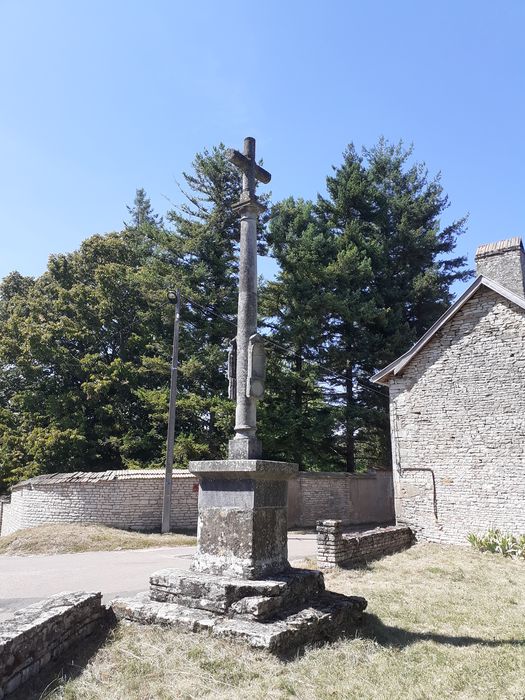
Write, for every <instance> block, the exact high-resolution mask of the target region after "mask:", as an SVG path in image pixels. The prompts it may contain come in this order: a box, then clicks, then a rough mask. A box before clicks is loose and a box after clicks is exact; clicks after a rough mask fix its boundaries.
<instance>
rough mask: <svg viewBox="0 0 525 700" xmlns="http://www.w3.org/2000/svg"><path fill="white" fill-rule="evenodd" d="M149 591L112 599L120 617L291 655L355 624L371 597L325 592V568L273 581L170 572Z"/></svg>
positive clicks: (294, 571) (160, 576)
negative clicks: (210, 635) (323, 571)
mask: <svg viewBox="0 0 525 700" xmlns="http://www.w3.org/2000/svg"><path fill="white" fill-rule="evenodd" d="M150 584H151V589H150V593H149V594H148V593H140V594H139V595H138V596H135V597H134V598H127V599H126V598H117V599H116V600H114V601H113V602H112V608H113V611H114V613H115V615H116V617H117V618H118V619H120V620H130V621H134V622H139V623H142V624H150V623H156V624H161V625H166V626H169V627H177V628H180V629H184V630H187V631H191V632H202V631H204V632H208V633H209V634H212V635H213V636H216V637H227V638H233V639H239V640H242V641H244V642H246V643H248V644H249V645H250V646H251V647H254V648H258V649H266V650H268V651H270V652H272V653H275V654H279V655H287V654H289V653H290V652H291V651H292V650H294V649H297V648H298V647H302V646H305V645H307V644H312V643H315V642H322V641H326V640H331V639H335V638H337V637H338V636H341V635H342V634H344V633H347V632H349V631H351V630H353V629H355V627H356V625H357V624H358V623H359V621H360V620H361V617H362V613H363V610H364V609H365V608H366V605H367V603H366V600H365V599H364V598H360V597H357V596H350V597H349V596H343V595H339V594H337V593H330V592H328V591H325V590H324V580H323V575H322V573H321V572H320V571H310V570H306V569H291V570H290V571H289V572H287V573H285V574H281V575H279V576H276V577H275V578H272V579H261V580H253V579H235V578H229V577H222V576H214V575H211V574H202V573H198V572H188V571H180V570H177V569H164V570H163V571H159V572H157V573H155V574H153V575H152V576H151V579H150Z"/></svg>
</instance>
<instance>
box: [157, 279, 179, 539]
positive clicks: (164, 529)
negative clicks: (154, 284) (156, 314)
mask: <svg viewBox="0 0 525 700" xmlns="http://www.w3.org/2000/svg"><path fill="white" fill-rule="evenodd" d="M168 300H169V302H170V303H171V304H175V319H174V322H173V349H172V353H171V377H170V403H169V412H168V437H167V440H166V470H165V474H164V498H163V501H162V525H161V533H162V534H163V535H165V534H166V533H168V532H169V531H170V515H171V487H172V477H173V445H174V441H175V410H176V401H177V367H178V362H179V328H180V291H179V290H178V289H177V290H176V291H171V290H170V291H169V292H168Z"/></svg>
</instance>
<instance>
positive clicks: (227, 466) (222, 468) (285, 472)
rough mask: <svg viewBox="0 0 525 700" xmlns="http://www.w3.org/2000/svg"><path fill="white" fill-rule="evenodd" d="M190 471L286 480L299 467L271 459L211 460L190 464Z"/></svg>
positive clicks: (205, 474)
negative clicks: (240, 473) (240, 474)
mask: <svg viewBox="0 0 525 700" xmlns="http://www.w3.org/2000/svg"><path fill="white" fill-rule="evenodd" d="M188 468H189V471H190V472H191V473H192V474H195V475H196V476H200V477H201V478H202V477H213V478H215V479H217V478H219V477H221V476H222V477H224V478H230V479H240V478H242V477H241V476H239V472H242V473H244V476H245V477H246V478H250V479H270V480H273V481H276V480H286V479H289V478H290V477H291V476H293V475H294V474H295V473H296V472H297V470H298V468H299V467H298V465H297V464H292V463H290V462H275V461H273V460H269V459H210V460H202V461H199V462H190V463H189V467H188Z"/></svg>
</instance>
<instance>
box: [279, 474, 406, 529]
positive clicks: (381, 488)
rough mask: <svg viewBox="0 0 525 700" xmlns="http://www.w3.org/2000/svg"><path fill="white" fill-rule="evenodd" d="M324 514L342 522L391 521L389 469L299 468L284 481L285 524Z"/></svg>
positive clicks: (307, 523)
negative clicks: (323, 469)
mask: <svg viewBox="0 0 525 700" xmlns="http://www.w3.org/2000/svg"><path fill="white" fill-rule="evenodd" d="M327 517H329V518H332V519H337V520H341V521H342V523H343V525H365V524H368V523H391V522H394V517H395V516H394V490H393V484H392V472H385V471H377V472H367V473H366V474H347V473H344V472H299V474H298V475H297V478H295V479H292V480H290V482H289V484H288V525H289V527H315V526H316V523H317V521H318V520H322V519H325V518H327Z"/></svg>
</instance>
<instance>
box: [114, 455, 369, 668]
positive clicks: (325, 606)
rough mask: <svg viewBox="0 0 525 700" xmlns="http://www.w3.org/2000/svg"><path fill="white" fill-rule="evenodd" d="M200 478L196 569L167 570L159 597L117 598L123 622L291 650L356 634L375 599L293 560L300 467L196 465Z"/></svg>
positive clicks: (249, 462)
mask: <svg viewBox="0 0 525 700" xmlns="http://www.w3.org/2000/svg"><path fill="white" fill-rule="evenodd" d="M190 471H191V472H192V473H193V474H195V475H197V476H198V477H199V479H200V487H199V526H198V545H197V552H196V554H195V557H194V559H193V562H192V565H191V571H181V570H180V569H163V570H162V571H158V572H156V573H154V574H153V575H152V576H151V578H150V590H149V593H146V594H139V595H138V596H136V597H135V598H131V599H117V600H115V601H113V603H112V607H113V610H114V612H115V614H116V616H117V618H119V619H125V620H133V621H135V622H140V623H143V624H146V623H158V624H162V625H169V626H173V627H178V628H182V629H186V630H190V631H193V632H198V631H203V632H207V633H208V634H213V635H214V636H219V637H227V638H234V639H239V640H242V641H244V642H247V643H248V644H249V645H250V646H252V647H256V648H262V649H267V650H268V651H271V652H273V653H276V654H279V655H283V656H286V655H289V654H290V653H293V650H294V649H296V648H297V647H300V646H304V645H306V644H310V643H315V642H319V641H324V640H327V639H334V638H336V637H337V636H339V635H341V634H343V633H347V632H351V631H354V630H355V627H356V625H357V624H358V623H359V621H360V619H361V617H362V613H363V610H364V609H365V608H366V600H365V599H364V598H359V597H355V596H351V597H347V596H342V595H337V594H335V593H330V592H328V591H325V587H324V578H323V574H322V573H321V572H320V571H312V570H308V569H294V568H292V567H291V566H290V564H289V562H288V545H287V496H288V493H287V491H288V490H287V485H288V479H289V478H290V477H291V476H292V475H293V474H294V473H295V472H296V471H297V465H296V464H288V463H284V462H272V461H268V460H263V459H227V460H214V461H203V462H191V463H190Z"/></svg>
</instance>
